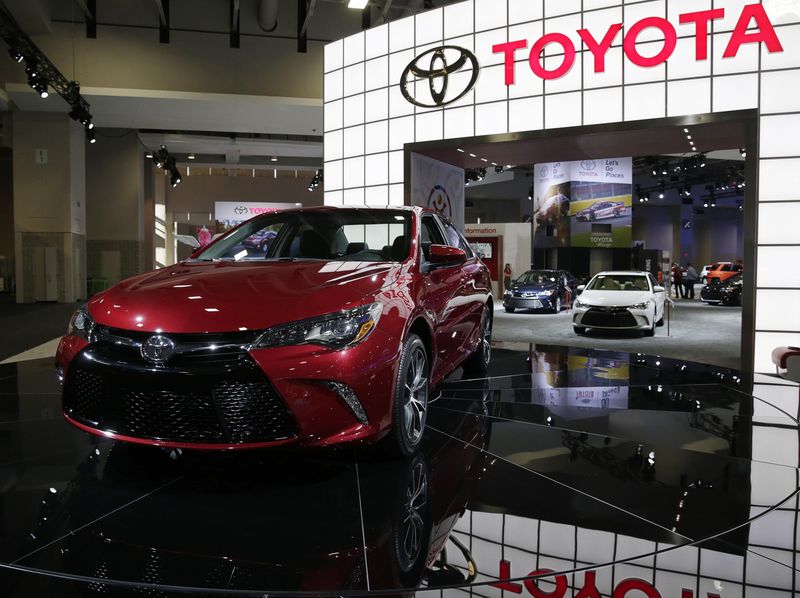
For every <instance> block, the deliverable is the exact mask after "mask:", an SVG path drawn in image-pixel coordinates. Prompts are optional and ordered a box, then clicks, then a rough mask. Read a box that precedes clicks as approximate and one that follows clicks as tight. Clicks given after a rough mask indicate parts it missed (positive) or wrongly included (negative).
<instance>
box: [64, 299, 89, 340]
mask: <svg viewBox="0 0 800 598" xmlns="http://www.w3.org/2000/svg"><path fill="white" fill-rule="evenodd" d="M93 330H94V320H93V319H92V316H90V315H89V310H88V309H86V306H83V307H80V308H78V309H77V310H75V313H73V314H72V317H71V318H70V319H69V325H68V326H67V336H77V337H78V338H82V339H83V340H85V341H91V336H92V331H93Z"/></svg>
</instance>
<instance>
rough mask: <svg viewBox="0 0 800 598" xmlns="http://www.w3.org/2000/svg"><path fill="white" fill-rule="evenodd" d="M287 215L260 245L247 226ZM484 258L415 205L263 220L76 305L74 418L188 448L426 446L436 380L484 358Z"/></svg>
mask: <svg viewBox="0 0 800 598" xmlns="http://www.w3.org/2000/svg"><path fill="white" fill-rule="evenodd" d="M265 228H269V229H270V230H278V234H277V236H276V237H275V239H274V240H273V241H272V242H271V243H270V247H269V251H268V253H267V254H266V256H253V255H250V254H249V252H248V251H247V250H246V249H243V248H242V241H243V240H244V239H247V238H248V237H251V236H252V235H254V234H257V233H258V232H259V231H261V230H263V229H265ZM492 314H493V301H492V296H491V282H490V278H489V273H488V271H487V269H486V267H485V266H484V265H483V263H482V262H481V261H480V260H479V259H477V257H476V256H475V255H474V254H473V252H472V250H471V249H470V247H469V245H468V244H467V242H466V241H465V240H464V238H463V237H462V236H461V234H460V233H459V232H458V231H457V230H456V229H455V228H454V227H453V225H452V224H451V223H450V222H449V221H447V220H446V219H444V218H441V217H440V216H438V215H437V214H435V213H432V212H429V211H424V210H422V209H419V208H396V209H363V208H316V209H307V210H294V211H286V212H280V213H276V214H268V215H264V216H259V217H257V218H254V219H252V220H250V221H248V222H246V223H244V224H243V225H241V226H240V227H238V228H236V229H234V230H232V231H231V232H230V233H228V234H227V235H225V236H224V237H221V238H220V239H218V240H217V241H215V242H214V243H213V244H211V245H210V246H208V247H206V248H203V249H199V250H198V251H197V252H196V253H195V254H194V255H193V256H192V258H191V259H189V260H187V261H185V262H181V263H179V264H177V265H175V266H172V267H170V268H164V269H162V270H157V271H155V272H151V273H148V274H143V275H140V276H136V277H134V278H130V279H128V280H125V281H123V282H121V283H119V284H118V285H116V286H114V287H112V288H111V289H109V290H107V291H105V292H104V293H102V294H99V295H96V296H95V297H93V298H92V299H91V300H90V301H89V303H88V304H87V305H86V306H84V307H83V308H81V309H79V310H78V311H77V312H76V313H75V314H74V315H73V317H72V319H71V321H70V325H69V329H68V332H67V334H66V335H65V336H64V338H63V339H62V340H61V344H60V345H59V348H58V353H57V355H56V367H57V370H58V374H59V378H60V379H61V380H62V382H63V406H64V415H65V417H66V418H67V420H68V421H69V422H71V423H72V424H74V425H76V426H78V427H79V428H82V429H84V430H86V431H88V432H91V433H94V434H98V435H102V436H106V437H111V438H116V439H118V440H122V441H128V442H134V443H140V444H149V445H156V446H162V447H172V448H185V449H212V450H213V449H237V448H258V447H271V446H279V445H286V444H301V445H306V446H321V445H332V444H340V443H349V442H360V441H370V442H372V441H376V440H378V439H381V438H383V437H385V436H387V437H388V438H387V439H386V442H387V444H388V445H390V446H391V447H392V448H393V449H394V450H395V451H396V452H398V453H400V454H410V453H412V452H413V451H414V450H415V449H416V448H417V446H418V445H419V443H420V441H421V438H422V435H423V432H424V429H425V422H426V415H427V408H428V400H429V397H430V394H431V390H432V388H434V387H435V386H436V385H437V384H438V383H439V382H441V381H442V380H443V379H444V378H445V377H446V376H448V375H449V374H450V373H451V372H453V371H454V370H455V369H456V368H458V367H459V366H461V365H464V366H465V367H474V368H484V367H485V366H486V364H487V363H488V361H489V358H490V351H491V346H490V341H491V331H492Z"/></svg>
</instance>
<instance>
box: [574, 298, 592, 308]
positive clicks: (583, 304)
mask: <svg viewBox="0 0 800 598" xmlns="http://www.w3.org/2000/svg"><path fill="white" fill-rule="evenodd" d="M573 305H574V306H575V307H591V306H590V305H589V304H588V303H585V302H584V301H581V300H580V299H575V303H574V304H573Z"/></svg>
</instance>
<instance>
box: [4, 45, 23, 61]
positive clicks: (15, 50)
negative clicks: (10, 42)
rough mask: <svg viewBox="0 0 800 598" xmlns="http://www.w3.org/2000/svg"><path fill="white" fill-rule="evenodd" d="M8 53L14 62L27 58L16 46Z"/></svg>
mask: <svg viewBox="0 0 800 598" xmlns="http://www.w3.org/2000/svg"><path fill="white" fill-rule="evenodd" d="M8 55H9V56H11V60H13V61H14V62H22V60H23V58H25V57H24V56H23V55H22V52H20V50H19V48H15V47H14V46H11V47H10V48H9V49H8Z"/></svg>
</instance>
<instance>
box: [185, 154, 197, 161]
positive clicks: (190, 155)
mask: <svg viewBox="0 0 800 598" xmlns="http://www.w3.org/2000/svg"><path fill="white" fill-rule="evenodd" d="M186 157H187V158H189V159H190V160H194V159H195V157H196V156H195V155H194V154H189V155H188V156H186Z"/></svg>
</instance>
